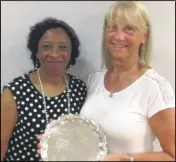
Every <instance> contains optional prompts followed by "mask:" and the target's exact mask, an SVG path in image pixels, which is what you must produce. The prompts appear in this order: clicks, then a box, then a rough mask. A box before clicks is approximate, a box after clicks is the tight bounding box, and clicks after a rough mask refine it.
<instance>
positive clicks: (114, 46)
mask: <svg viewBox="0 0 176 162" xmlns="http://www.w3.org/2000/svg"><path fill="white" fill-rule="evenodd" d="M105 39H106V47H107V49H108V51H109V53H110V54H111V56H112V58H113V59H116V58H127V57H138V51H139V46H140V44H141V43H144V42H145V41H144V34H143V33H141V32H139V31H138V29H137V27H135V26H131V25H129V24H125V25H123V26H118V25H116V24H111V25H108V26H107V28H106V32H105Z"/></svg>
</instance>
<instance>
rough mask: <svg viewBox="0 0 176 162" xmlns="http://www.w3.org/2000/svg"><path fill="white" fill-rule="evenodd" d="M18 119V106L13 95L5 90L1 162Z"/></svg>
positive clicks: (2, 108) (2, 105)
mask: <svg viewBox="0 0 176 162" xmlns="http://www.w3.org/2000/svg"><path fill="white" fill-rule="evenodd" d="M17 118H18V112H17V106H16V103H15V100H14V98H13V96H12V93H11V92H10V90H9V89H7V88H6V89H5V90H4V91H3V93H2V94H1V161H2V159H3V157H4V155H5V153H6V150H7V147H8V141H9V139H10V137H11V134H12V130H13V128H14V126H15V124H16V121H17Z"/></svg>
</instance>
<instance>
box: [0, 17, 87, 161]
mask: <svg viewBox="0 0 176 162" xmlns="http://www.w3.org/2000/svg"><path fill="white" fill-rule="evenodd" d="M79 45H80V43H79V39H78V37H77V36H76V33H75V32H74V30H73V29H72V28H71V27H70V26H69V25H68V24H67V23H65V22H63V21H61V20H57V19H54V18H47V19H45V20H43V21H41V22H39V23H37V24H36V25H35V26H33V27H32V28H31V31H30V33H29V37H28V44H27V47H28V49H29V50H30V51H31V59H32V61H33V64H34V66H35V69H34V70H32V71H30V72H28V73H26V74H24V75H23V76H20V77H17V78H15V79H14V80H13V81H12V82H10V83H9V84H8V85H6V86H5V87H4V90H3V93H2V95H1V101H2V102H1V112H2V113H1V114H2V115H1V129H2V131H1V142H2V143H1V159H2V160H3V161H16V160H25V161H33V160H34V161H39V160H41V159H40V156H39V155H38V154H37V151H36V149H37V143H38V140H37V138H36V135H37V134H42V133H44V130H45V128H46V124H48V123H49V122H50V120H53V119H57V118H58V117H59V116H61V115H63V114H67V113H68V112H71V113H73V114H75V113H79V112H80V110H81V108H82V105H83V104H84V101H85V98H86V96H87V88H86V85H85V84H84V83H83V82H82V81H81V80H79V79H77V78H75V77H74V76H72V75H71V74H67V73H66V72H65V71H66V70H67V69H68V68H70V66H72V65H74V64H75V63H76V58H77V57H78V56H79Z"/></svg>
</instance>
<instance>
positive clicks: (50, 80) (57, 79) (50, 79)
mask: <svg viewBox="0 0 176 162" xmlns="http://www.w3.org/2000/svg"><path fill="white" fill-rule="evenodd" d="M39 74H40V78H41V80H42V82H43V83H45V84H52V85H55V86H57V85H58V84H65V79H64V75H65V74H64V72H63V73H59V74H55V73H50V72H47V71H46V70H44V69H42V68H41V69H40V70H39Z"/></svg>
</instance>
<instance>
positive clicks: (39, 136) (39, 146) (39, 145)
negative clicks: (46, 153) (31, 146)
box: [36, 134, 42, 155]
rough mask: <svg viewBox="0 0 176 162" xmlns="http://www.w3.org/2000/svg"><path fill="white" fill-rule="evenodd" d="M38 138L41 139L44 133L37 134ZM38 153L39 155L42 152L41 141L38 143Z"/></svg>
mask: <svg viewBox="0 0 176 162" xmlns="http://www.w3.org/2000/svg"><path fill="white" fill-rule="evenodd" d="M36 138H37V139H38V140H39V141H40V140H41V138H42V134H40V135H37V136H36ZM37 154H39V155H40V154H41V144H40V143H38V144H37Z"/></svg>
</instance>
